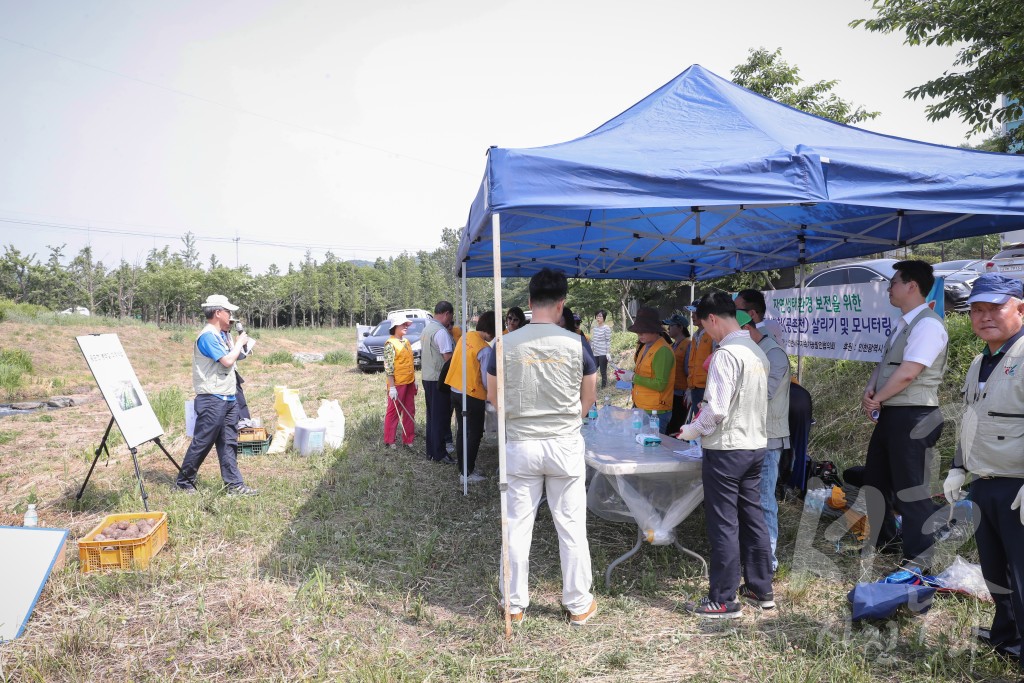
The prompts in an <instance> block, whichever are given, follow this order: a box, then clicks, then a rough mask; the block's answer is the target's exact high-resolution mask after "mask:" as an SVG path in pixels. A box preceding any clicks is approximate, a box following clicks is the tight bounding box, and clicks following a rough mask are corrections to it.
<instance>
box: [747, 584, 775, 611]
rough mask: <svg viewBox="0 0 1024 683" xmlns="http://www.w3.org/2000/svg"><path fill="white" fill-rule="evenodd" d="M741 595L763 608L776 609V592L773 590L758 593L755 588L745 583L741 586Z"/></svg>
mask: <svg viewBox="0 0 1024 683" xmlns="http://www.w3.org/2000/svg"><path fill="white" fill-rule="evenodd" d="M739 596H740V597H741V598H744V599H745V600H749V601H750V602H752V603H753V604H755V605H757V606H758V607H760V608H761V609H775V593H773V592H772V591H768V592H767V593H765V594H764V595H758V594H757V593H755V592H754V589H753V588H751V587H750V586H748V585H747V584H743V585H742V586H740V590H739Z"/></svg>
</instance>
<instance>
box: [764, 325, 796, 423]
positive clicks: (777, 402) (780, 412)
mask: <svg viewBox="0 0 1024 683" xmlns="http://www.w3.org/2000/svg"><path fill="white" fill-rule="evenodd" d="M757 345H758V347H759V348H760V349H761V351H763V352H764V355H765V358H767V357H768V353H769V352H770V351H772V350H773V349H778V350H779V351H782V355H783V356H785V355H786V352H785V351H783V350H782V347H781V346H779V345H778V344H776V343H775V340H774V339H772V338H771V337H769V336H768V335H765V336H764V337H762V338H761V341H759V342H758V343H757ZM768 366H769V372H770V368H771V360H769V361H768ZM786 368H787V371H786V379H784V380H783V381H782V384H780V385H779V388H778V389H777V390H776V391H775V396H773V397H772V398H770V399H769V400H768V423H767V429H768V438H769V439H782V438H785V437H787V436H789V379H790V373H789V371H788V368H789V357H788V356H787V357H786ZM765 386H766V387H767V384H766V385H765ZM766 390H767V389H766Z"/></svg>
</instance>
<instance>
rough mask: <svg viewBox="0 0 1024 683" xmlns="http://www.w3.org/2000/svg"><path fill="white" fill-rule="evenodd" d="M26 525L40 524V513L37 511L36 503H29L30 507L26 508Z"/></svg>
mask: <svg viewBox="0 0 1024 683" xmlns="http://www.w3.org/2000/svg"><path fill="white" fill-rule="evenodd" d="M24 526H39V514H38V513H37V512H36V504H35V503H29V504H28V509H27V510H25V523H24Z"/></svg>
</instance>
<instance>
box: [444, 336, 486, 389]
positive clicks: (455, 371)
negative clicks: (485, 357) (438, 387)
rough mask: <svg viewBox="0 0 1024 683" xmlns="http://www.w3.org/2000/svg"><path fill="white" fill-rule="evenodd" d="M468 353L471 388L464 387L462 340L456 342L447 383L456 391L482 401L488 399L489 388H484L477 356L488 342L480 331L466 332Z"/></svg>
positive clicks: (468, 380) (468, 373) (467, 382)
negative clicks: (465, 388) (464, 388)
mask: <svg viewBox="0 0 1024 683" xmlns="http://www.w3.org/2000/svg"><path fill="white" fill-rule="evenodd" d="M466 346H467V347H468V348H467V349H466V353H467V354H468V355H469V359H468V360H467V361H466V384H468V385H469V388H468V389H467V390H465V391H463V389H462V341H461V340H460V341H459V342H458V343H456V344H455V352H454V353H453V354H452V362H451V365H450V366H449V367H448V375H447V376H446V377H445V380H444V381H445V384H447V385H448V386H450V387H451V388H452V389H455V391H458V392H461V393H465V394H466V395H468V396H472V397H473V398H478V399H480V400H481V401H485V400H487V390H486V389H484V380H483V376H482V375H481V369H480V361H479V360H477V356H478V355H479V353H480V352H481V351H483V350H484V348H485V347H486V346H487V342H485V341H484V338H483V337H482V336H480V333H479V332H476V331H473V332H469V333H467V334H466Z"/></svg>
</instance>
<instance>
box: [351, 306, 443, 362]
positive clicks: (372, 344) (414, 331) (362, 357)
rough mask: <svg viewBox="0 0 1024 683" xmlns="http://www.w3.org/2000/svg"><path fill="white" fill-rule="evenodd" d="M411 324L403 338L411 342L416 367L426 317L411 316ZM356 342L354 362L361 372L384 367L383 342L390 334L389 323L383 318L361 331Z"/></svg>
mask: <svg viewBox="0 0 1024 683" xmlns="http://www.w3.org/2000/svg"><path fill="white" fill-rule="evenodd" d="M411 322H412V324H411V325H409V329H408V330H406V332H405V338H406V339H408V340H409V343H410V344H412V356H413V362H414V363H415V364H416V369H417V370H418V369H419V367H420V335H421V334H423V327H424V326H425V325H426V324H427V319H426V318H412V319H411ZM362 335H363V336H362V337H361V338H359V339H358V340H357V342H356V364H357V365H358V366H359V369H360V370H362V371H363V372H373V371H376V370H383V369H384V343H385V342H387V340H388V337H390V336H391V323H390V322H388V321H387V320H385V321H384V322H381V323H378V324H377V327H375V328H374V329H372V330H370V331H368V332H363V333H362Z"/></svg>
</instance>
